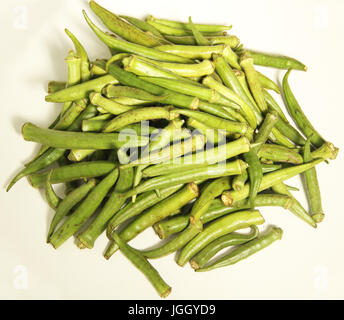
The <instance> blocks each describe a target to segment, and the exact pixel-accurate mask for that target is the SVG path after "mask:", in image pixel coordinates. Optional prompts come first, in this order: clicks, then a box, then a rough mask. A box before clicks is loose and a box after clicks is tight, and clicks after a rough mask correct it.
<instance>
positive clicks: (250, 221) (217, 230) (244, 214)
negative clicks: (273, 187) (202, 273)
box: [177, 210, 265, 266]
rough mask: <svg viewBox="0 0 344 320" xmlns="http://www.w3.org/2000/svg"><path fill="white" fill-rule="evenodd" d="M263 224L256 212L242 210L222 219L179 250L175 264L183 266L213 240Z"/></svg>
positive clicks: (260, 216) (210, 225)
mask: <svg viewBox="0 0 344 320" xmlns="http://www.w3.org/2000/svg"><path fill="white" fill-rule="evenodd" d="M264 222H265V220H264V218H263V216H262V215H261V214H260V212H259V211H258V210H244V211H239V212H235V213H232V214H230V215H228V216H225V217H222V218H220V219H218V220H216V221H214V222H212V223H211V224H209V225H207V226H206V227H205V228H204V230H203V231H202V232H200V233H199V234H198V235H196V236H195V237H194V238H193V239H192V240H191V241H190V242H188V243H187V244H186V246H185V247H184V248H183V249H182V250H181V252H180V254H179V256H178V259H177V263H178V264H179V265H180V266H184V265H185V264H186V263H187V262H188V261H189V260H190V259H191V258H192V257H193V256H194V255H195V254H197V253H198V252H199V251H200V250H202V249H203V248H204V247H205V246H207V245H208V244H209V243H211V242H212V241H214V240H215V239H217V238H219V237H221V236H223V235H225V234H228V233H231V232H233V231H235V230H238V229H243V228H247V227H249V226H252V225H259V224H263V223H264Z"/></svg>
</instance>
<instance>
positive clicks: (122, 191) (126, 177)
mask: <svg viewBox="0 0 344 320" xmlns="http://www.w3.org/2000/svg"><path fill="white" fill-rule="evenodd" d="M133 177H134V172H133V169H132V168H127V169H120V170H119V177H118V180H117V182H116V185H115V187H114V189H113V191H112V193H111V194H110V196H109V198H108V200H107V201H106V203H105V205H104V207H103V208H102V210H101V211H100V212H99V214H98V215H97V216H96V218H95V219H94V220H93V221H92V222H91V224H89V225H88V226H87V228H86V229H85V230H83V231H82V232H81V233H80V234H79V235H78V237H77V238H78V240H79V242H80V243H81V244H82V247H86V248H89V249H91V248H93V245H94V242H95V241H96V239H97V238H98V237H99V236H100V235H101V234H102V233H103V231H104V230H105V229H106V226H107V223H108V222H109V220H110V219H111V218H112V217H113V215H114V214H116V213H117V212H118V210H119V209H120V208H121V207H122V205H123V204H124V202H125V200H126V199H127V195H126V192H127V191H128V190H129V189H131V188H132V184H133Z"/></svg>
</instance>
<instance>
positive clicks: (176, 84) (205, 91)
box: [140, 76, 239, 109]
mask: <svg viewBox="0 0 344 320" xmlns="http://www.w3.org/2000/svg"><path fill="white" fill-rule="evenodd" d="M140 78H141V79H143V80H145V81H148V82H151V83H154V84H156V85H159V86H161V87H163V88H165V89H168V90H173V91H176V92H179V93H182V94H186V95H190V96H194V97H197V98H201V99H203V100H206V101H209V102H210V103H217V104H221V105H223V106H226V107H230V108H233V109H239V107H238V106H237V104H236V103H233V102H231V101H229V100H228V99H227V98H225V97H224V96H222V95H220V94H219V93H217V92H216V91H215V90H213V89H209V88H206V87H201V86H199V85H198V84H192V83H190V82H181V81H179V80H177V79H167V78H160V77H146V76H140Z"/></svg>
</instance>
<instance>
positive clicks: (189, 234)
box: [141, 225, 199, 259]
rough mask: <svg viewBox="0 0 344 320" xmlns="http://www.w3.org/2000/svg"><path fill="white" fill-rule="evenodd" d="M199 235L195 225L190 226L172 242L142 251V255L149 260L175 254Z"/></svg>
mask: <svg viewBox="0 0 344 320" xmlns="http://www.w3.org/2000/svg"><path fill="white" fill-rule="evenodd" d="M198 233H199V231H198V229H197V228H195V226H194V225H189V226H188V227H187V228H186V229H185V230H183V232H181V233H179V234H178V235H177V236H176V237H174V238H173V239H171V240H170V241H168V242H166V243H164V244H163V245H161V246H160V247H157V248H155V249H151V250H142V251H141V253H142V255H143V256H144V257H146V258H148V259H157V258H161V257H164V256H166V255H169V254H171V253H174V252H176V251H178V250H179V249H181V248H182V247H184V246H185V244H187V243H188V242H189V241H190V240H191V239H192V238H194V237H195V236H196V235H197V234H198Z"/></svg>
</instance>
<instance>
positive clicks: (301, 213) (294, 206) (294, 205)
mask: <svg viewBox="0 0 344 320" xmlns="http://www.w3.org/2000/svg"><path fill="white" fill-rule="evenodd" d="M272 190H273V191H275V192H276V193H279V194H283V195H287V196H288V197H290V199H291V203H290V204H289V208H288V209H289V211H291V212H292V213H293V214H294V215H296V216H297V217H298V218H300V219H301V220H303V221H304V222H306V223H308V224H309V225H310V226H311V227H313V228H316V227H317V225H316V223H315V222H314V221H313V219H312V217H311V216H310V215H309V214H308V213H307V211H306V210H305V209H304V208H303V207H302V205H301V203H300V202H299V201H297V200H296V199H295V197H294V196H293V195H292V194H291V192H290V191H289V189H288V187H287V185H285V184H284V183H283V182H280V183H277V184H275V185H273V186H272Z"/></svg>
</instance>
